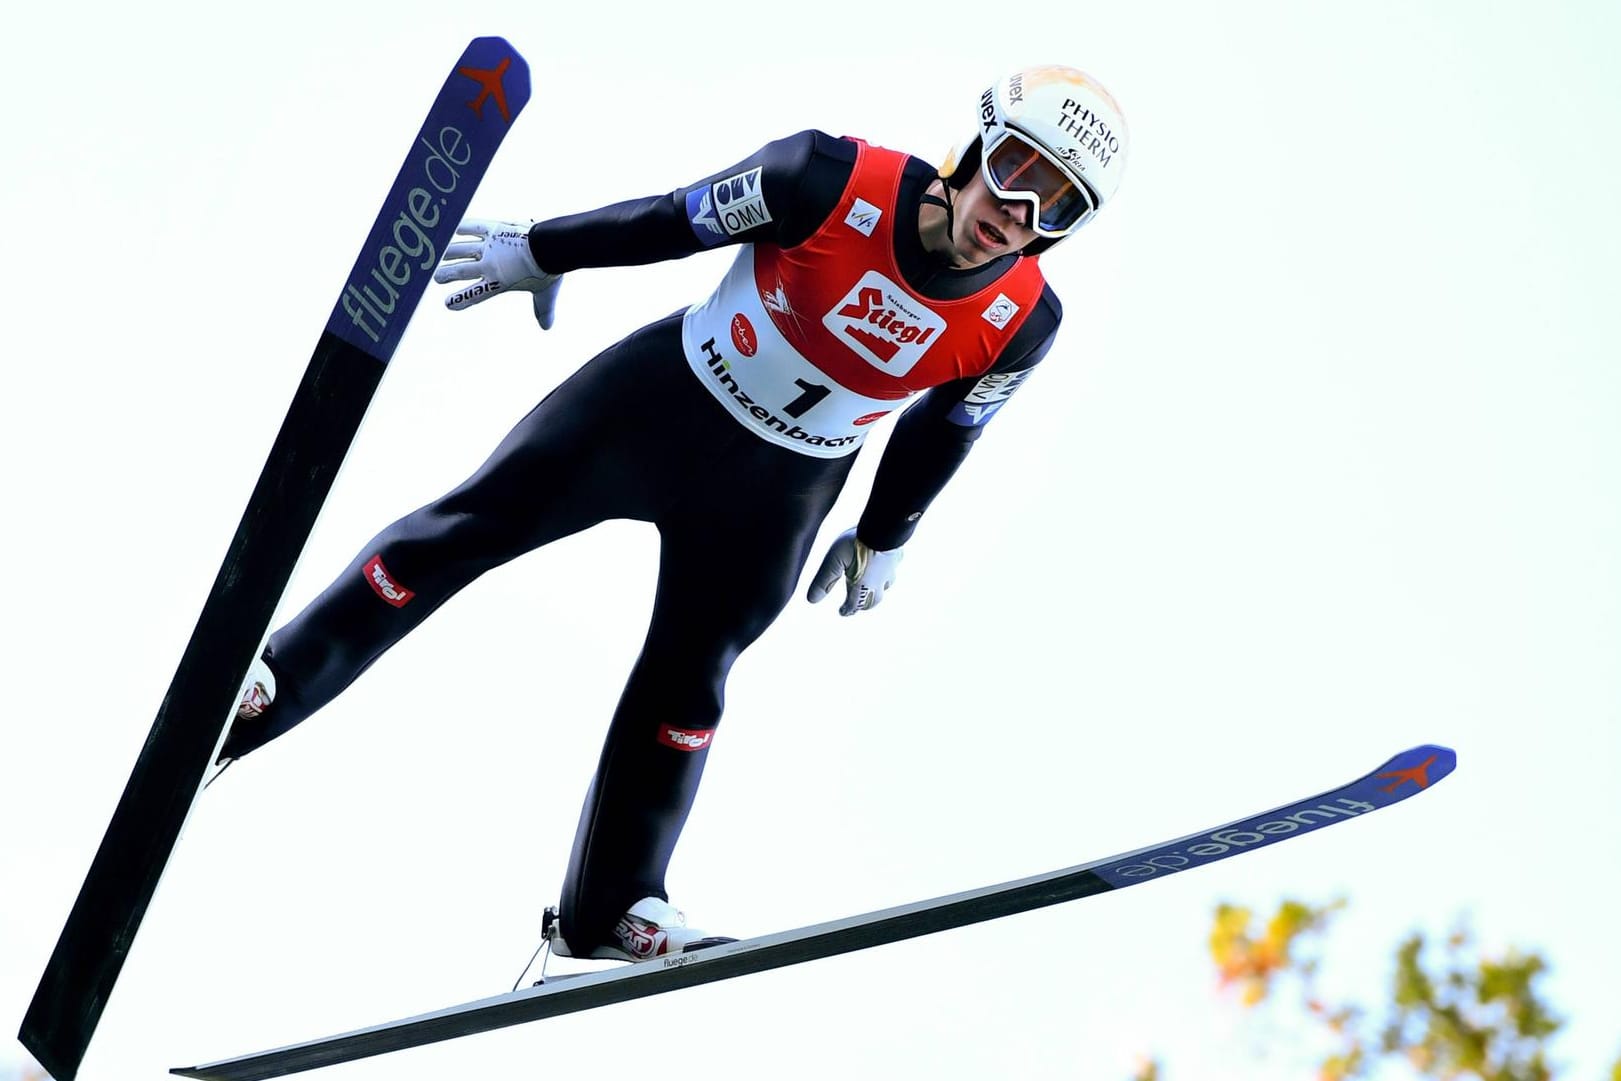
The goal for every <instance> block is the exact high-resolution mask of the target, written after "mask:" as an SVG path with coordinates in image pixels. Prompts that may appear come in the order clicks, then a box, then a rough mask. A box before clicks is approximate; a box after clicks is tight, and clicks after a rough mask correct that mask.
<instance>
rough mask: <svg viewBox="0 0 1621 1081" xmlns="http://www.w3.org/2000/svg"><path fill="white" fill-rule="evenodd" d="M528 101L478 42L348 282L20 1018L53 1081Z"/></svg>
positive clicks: (117, 957)
mask: <svg viewBox="0 0 1621 1081" xmlns="http://www.w3.org/2000/svg"><path fill="white" fill-rule="evenodd" d="M528 100H529V68H528V65H527V64H526V63H525V62H524V59H523V57H521V56H519V55H518V53H517V52H516V51H514V49H513V48H512V46H511V45H509V44H507V43H506V42H505V41H504V40H502V39H501V38H497V37H484V38H477V39H474V40H473V41H472V43H471V44H469V45H468V46H467V48H466V50H465V51H464V52H463V53H462V54H461V57H460V58H459V59H458V60H457V61H456V65H455V67H454V68H452V69H451V72H450V75H449V76H448V77H447V79H446V80H445V83H444V86H443V87H442V89H440V91H439V95H438V97H437V98H435V99H434V102H433V105H432V107H431V108H430V109H429V110H428V114H427V117H426V119H425V120H424V122H423V125H422V128H421V130H420V131H419V132H418V133H417V136H416V138H415V139H414V140H413V141H412V143H411V146H410V150H409V151H408V152H407V154H406V157H405V163H404V165H403V166H401V168H400V171H399V175H398V176H397V177H396V178H395V180H394V185H393V187H392V188H390V189H389V193H388V197H387V199H386V200H385V201H384V203H383V207H382V211H381V212H380V213H379V214H378V216H377V220H376V222H375V223H374V224H373V225H372V228H371V232H370V233H369V234H368V236H367V238H366V243H365V246H364V247H362V248H361V250H360V255H359V257H358V258H357V259H356V260H355V264H354V268H353V269H352V270H351V271H350V272H349V277H348V278H347V279H346V280H345V283H344V286H343V289H342V292H341V293H340V294H339V296H338V301H337V303H336V305H335V306H334V307H333V310H332V316H331V318H330V319H329V320H328V322H327V324H326V327H325V329H324V330H323V332H322V333H321V336H320V339H319V341H318V342H317V344H316V346H315V352H314V354H313V355H312V356H311V357H310V362H309V366H308V368H307V369H306V370H305V372H304V377H303V379H302V381H301V382H300V384H299V387H298V390H297V391H296V393H295V394H294V397H293V401H292V405H291V406H290V408H289V409H288V410H287V416H286V419H285V420H284V421H283V422H282V426H281V430H280V433H279V434H278V435H277V436H276V440H275V443H274V444H273V445H272V447H271V450H270V456H269V460H268V461H267V462H266V463H265V467H264V470H263V472H261V473H260V475H259V480H258V483H257V484H256V485H255V487H254V489H253V494H252V496H251V497H250V498H249V501H248V507H247V510H246V512H245V513H244V514H243V516H242V520H241V523H240V524H239V525H238V526H237V530H236V534H235V536H234V537H233V538H232V539H231V543H230V546H229V547H228V549H227V551H226V555H225V562H224V564H223V565H222V566H221V568H220V571H219V575H218V577H217V578H216V579H215V581H214V585H213V588H212V589H211V591H210V592H209V595H208V599H207V601H206V602H205V603H204V605H203V609H202V613H201V615H200V616H199V617H198V620H197V626H196V629H195V630H194V631H193V632H192V636H191V639H190V641H189V642H188V644H187V646H186V649H185V652H184V654H183V655H182V657H181V659H180V665H179V668H178V669H177V670H176V672H175V675H174V679H173V681H172V682H171V683H170V685H169V690H168V693H167V694H166V695H165V696H164V698H163V702H162V704H161V705H160V706H159V708H158V713H157V719H156V720H155V721H154V722H153V724H152V729H151V733H150V734H149V735H148V737H147V740H146V743H145V745H144V746H143V747H142V749H141V753H140V755H139V757H138V758H137V759H136V762H135V768H134V770H133V771H132V772H131V774H130V778H129V782H128V783H127V784H126V786H125V788H124V793H123V795H122V797H120V799H119V802H118V806H117V808H116V809H115V810H114V812H113V816H112V820H111V821H110V823H109V824H108V826H107V832H106V834H105V835H104V836H103V838H102V842H101V847H100V848H99V849H98V850H97V852H96V855H95V858H94V860H93V861H92V862H91V865H90V870H89V872H88V873H87V874H86V876H85V880H84V884H83V886H82V887H81V888H80V890H79V895H78V898H77V900H76V901H75V902H74V905H73V908H72V910H71V911H70V912H69V914H68V918H67V923H66V925H65V926H64V927H63V929H62V934H61V937H60V938H59V939H58V941H57V944H56V949H55V951H54V952H53V953H52V954H51V959H50V961H49V963H48V964H47V966H46V968H45V973H44V975H43V977H42V978H41V979H40V983H39V987H38V989H37V990H36V991H35V992H34V998H33V1001H32V1002H31V1003H30V1005H29V1007H28V1013H27V1015H26V1016H25V1017H24V1019H23V1024H22V1029H21V1031H20V1032H19V1033H18V1037H19V1039H21V1041H22V1043H23V1045H24V1046H26V1047H27V1048H28V1050H29V1051H30V1052H31V1053H32V1054H33V1056H34V1057H35V1059H37V1060H38V1061H39V1064H40V1065H41V1066H43V1067H44V1068H45V1069H46V1070H48V1071H49V1072H50V1074H51V1076H53V1077H55V1078H56V1079H57V1081H72V1079H73V1078H74V1076H75V1075H76V1074H77V1073H78V1070H79V1066H80V1063H81V1062H82V1061H83V1059H84V1054H85V1050H86V1048H87V1047H88V1046H89V1043H90V1039H91V1036H92V1035H93V1034H94V1032H95V1028H96V1024H97V1022H98V1021H99V1020H100V1017H101V1013H102V1010H103V1008H104V1007H105V1006H106V1004H107V999H108V996H109V995H111V993H112V990H113V985H114V983H115V982H116V981H117V979H118V973H119V970H120V969H121V968H122V967H123V964H124V959H125V957H126V956H127V955H128V953H129V949H130V945H131V943H132V942H133V941H134V938H135V933H136V930H137V929H138V928H139V927H140V924H141V919H142V917H143V916H145V914H146V910H147V907H148V906H149V905H150V903H151V900H152V895H153V894H154V892H155V891H156V890H157V884H158V881H159V879H160V878H161V877H162V875H163V870H164V867H165V866H166V865H167V863H168V861H169V856H170V854H171V853H172V852H173V850H174V846H175V844H176V843H177V842H178V840H179V837H180V833H181V831H182V829H183V828H184V826H185V822H186V819H187V817H188V816H189V814H190V812H191V807H192V804H193V802H194V801H195V799H196V795H197V791H198V785H199V783H200V782H201V781H202V778H203V774H204V773H205V772H206V771H207V769H208V766H209V763H210V761H211V760H212V758H213V755H214V753H215V749H216V747H217V746H218V745H219V741H220V738H221V736H222V735H223V733H224V730H225V725H226V723H227V721H228V720H229V719H230V717H231V716H232V715H233V714H234V713H235V709H236V704H237V695H238V693H239V692H240V690H241V686H242V682H243V680H244V678H245V677H246V674H247V670H248V665H249V664H250V663H251V661H252V660H253V658H254V656H255V655H256V654H257V653H258V651H259V650H260V649H261V648H262V646H263V644H264V639H265V637H266V635H267V633H268V630H269V624H270V620H271V619H272V618H273V616H274V614H275V610H276V606H277V604H279V603H280V601H281V597H282V593H283V592H284V591H285V590H286V588H287V583H288V581H289V579H290V578H291V577H292V573H293V568H294V566H295V565H296V563H297V562H298V558H299V556H300V555H301V554H302V552H303V550H304V545H305V542H306V541H307V540H308V539H309V535H310V532H311V531H312V530H313V528H314V526H315V520H316V517H317V515H318V514H319V513H320V510H321V506H322V504H323V503H325V501H326V497H327V493H328V492H329V491H330V490H331V487H332V483H333V481H334V479H335V478H336V476H337V472H338V467H339V465H340V464H341V463H342V461H343V459H344V457H345V455H346V454H347V453H348V450H349V446H350V444H351V442H353V440H354V437H355V433H356V431H357V430H358V429H359V426H360V422H361V418H362V417H363V416H364V415H365V412H366V409H367V407H368V406H369V405H370V403H371V400H372V396H373V394H374V393H375V392H376V390H377V387H378V384H379V383H380V382H381V380H382V377H383V372H384V370H385V369H386V367H387V365H388V362H389V360H390V358H391V357H392V356H393V354H394V351H395V349H396V347H397V346H398V345H399V343H400V338H401V336H402V335H403V334H404V332H405V327H406V324H407V323H408V322H409V321H410V318H411V315H412V313H413V312H414V311H415V310H416V307H417V304H418V302H419V301H420V300H421V299H422V295H423V292H424V291H425V289H426V287H427V284H428V280H429V276H430V275H431V274H432V273H433V268H434V265H435V264H436V263H437V262H438V259H439V253H440V252H442V251H443V250H444V248H445V245H446V244H447V243H448V242H449V241H450V239H451V237H452V235H453V233H454V231H455V228H456V226H457V225H458V224H459V223H460V221H461V219H462V217H463V215H464V214H465V212H466V210H467V206H468V203H469V202H470V200H471V199H472V196H473V192H474V190H475V189H476V188H477V187H478V184H479V182H480V180H481V179H482V178H483V176H484V172H485V170H486V169H487V168H488V166H489V164H490V159H491V158H492V157H493V156H494V154H495V152H496V150H497V148H498V147H499V146H500V145H501V141H502V139H504V138H505V136H506V134H507V131H508V128H509V127H510V125H511V123H512V121H513V120H514V119H515V118H516V116H517V114H518V113H519V111H520V110H522V109H523V107H524V105H525V104H526V103H527V102H528Z"/></svg>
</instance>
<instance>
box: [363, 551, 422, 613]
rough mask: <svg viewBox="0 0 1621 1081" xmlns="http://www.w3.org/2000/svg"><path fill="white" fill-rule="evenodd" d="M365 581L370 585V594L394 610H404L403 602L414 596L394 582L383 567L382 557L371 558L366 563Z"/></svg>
mask: <svg viewBox="0 0 1621 1081" xmlns="http://www.w3.org/2000/svg"><path fill="white" fill-rule="evenodd" d="M365 574H366V581H367V582H368V583H370V585H371V588H372V592H373V593H376V594H377V595H378V596H379V597H381V598H383V599H384V600H385V601H387V602H388V603H389V604H392V605H393V606H394V607H396V608H404V607H405V602H406V601H409V600H410V599H411V598H412V597H414V596H416V594H415V593H412V592H411V591H410V590H409V589H406V588H405V587H404V586H402V585H400V584H399V583H398V582H396V581H394V577H393V575H391V574H389V573H388V568H387V567H385V566H383V557H382V556H372V557H371V558H370V559H368V560H367V561H366V568H365Z"/></svg>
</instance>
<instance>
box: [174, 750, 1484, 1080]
mask: <svg viewBox="0 0 1621 1081" xmlns="http://www.w3.org/2000/svg"><path fill="white" fill-rule="evenodd" d="M1456 765H1457V756H1456V755H1455V754H1454V753H1453V752H1452V751H1451V750H1449V749H1448V748H1446V747H1437V746H1434V745H1425V746H1421V747H1414V748H1413V749H1412V750H1410V751H1404V752H1403V753H1401V754H1398V755H1396V756H1395V757H1393V758H1391V759H1390V760H1389V761H1387V762H1386V763H1385V764H1384V765H1383V766H1380V767H1379V768H1378V769H1376V770H1374V771H1373V772H1371V773H1369V774H1367V775H1365V776H1363V777H1360V778H1358V779H1357V780H1355V781H1352V782H1351V783H1349V784H1346V785H1342V786H1340V787H1339V788H1335V789H1330V790H1329V791H1327V792H1324V793H1321V794H1320V795H1316V796H1311V797H1308V798H1306V799H1302V800H1296V801H1295V802H1293V803H1286V804H1284V805H1283V806H1281V807H1277V808H1274V809H1273V810H1270V811H1263V812H1260V813H1259V814H1252V815H1248V816H1246V817H1244V818H1241V819H1238V820H1236V821H1234V822H1229V823H1227V824H1226V825H1224V826H1216V827H1214V828H1211V829H1207V830H1201V831H1200V832H1198V833H1190V834H1188V835H1187V836H1186V837H1178V838H1176V839H1175V840H1171V841H1163V842H1161V843H1159V844H1156V845H1150V846H1149V847H1147V848H1140V849H1138V850H1137V851H1135V852H1127V853H1124V854H1122V855H1118V856H1108V857H1105V858H1104V859H1101V860H1094V861H1093V862H1091V863H1086V864H1082V865H1080V866H1079V867H1068V868H1065V869H1063V870H1060V871H1052V872H1049V873H1047V874H1041V875H1034V876H1032V877H1030V878H1021V879H1017V880H1015V881H1013V882H1003V883H1001V884H1000V885H995V886H984V887H981V888H980V889H975V890H968V891H966V892H964V893H954V894H951V895H949V896H946V897H936V898H934V899H932V900H928V901H918V902H915V903H913V904H909V905H900V906H898V907H896V908H887V909H883V910H882V911H879V912H869V913H866V914H865V915H861V916H851V917H849V918H847V919H842V920H834V921H832V922H830V923H820V924H816V925H814V926H811V927H802V928H799V929H798V930H795V931H784V932H781V933H779V934H774V935H766V936H764V937H761V938H751V939H745V940H743V941H741V942H731V943H726V944H723V945H719V946H713V947H711V948H709V949H706V950H699V951H697V952H695V953H683V954H680V955H678V956H675V957H662V958H654V959H653V960H650V961H643V962H640V963H639V964H634V965H628V966H626V967H624V968H619V969H609V970H606V971H600V972H588V973H576V974H571V975H570V976H569V977H568V978H567V979H566V980H560V981H553V982H550V983H545V984H541V985H540V986H538V987H531V988H526V989H524V990H522V991H515V992H513V993H511V994H506V995H498V996H496V997H494V998H487V999H480V1000H479V1001H477V1002H469V1003H466V1004H464V1005H461V1006H452V1007H450V1008H448V1009H443V1010H437V1011H435V1012H433V1013H427V1014H420V1015H418V1016H416V1017H407V1018H404V1019H403V1020H399V1021H390V1022H387V1023H385V1024H381V1025H373V1026H372V1027H370V1028H364V1029H357V1030H355V1031H353V1032H347V1033H343V1034H341V1035H338V1036H329V1037H327V1038H325V1039H320V1040H311V1041H309V1042H306V1043H300V1044H293V1045H291V1046H288V1047H282V1048H279V1049H276V1050H272V1051H260V1052H257V1053H255V1054H251V1055H243V1056H241V1057H239V1058H234V1059H225V1060H222V1061H219V1062H213V1063H209V1064H207V1065H203V1066H186V1067H177V1068H175V1069H173V1070H171V1071H170V1072H171V1073H175V1074H179V1075H180V1076H182V1077H195V1078H202V1079H204V1081H263V1079H266V1078H273V1077H284V1076H286V1075H287V1074H292V1073H298V1072H300V1071H302V1070H312V1069H315V1068H316V1067H319V1066H335V1065H337V1064H339V1063H343V1062H353V1061H355V1060H356V1059H362V1058H367V1057H369V1056H371V1055H381V1054H385V1053H387V1052H390V1051H400V1050H404V1049H406V1048H410V1047H420V1046H422V1045H423V1044H429V1043H435V1042H437V1041H440V1040H449V1039H454V1038H456V1037H459V1036H471V1035H473V1034H475V1033H479V1032H488V1031H491V1030H492V1029H497V1028H504V1027H506V1026H508V1025H517V1024H522V1023H524V1022H526V1021H538V1020H541V1019H542V1018H546V1017H556V1016H559V1015H561V1014H565V1013H575V1012H578V1011H580V1010H589V1009H595V1008H596V1007H598V1006H607V1005H610V1004H612V1003H615V1002H626V1001H629V1000H630V999H635V998H644V997H646V996H648V995H657V994H662V993H664V992H666V991H674V990H678V989H679V988H682V987H692V986H694V985H697V984H701V983H713V982H714V981H716V980H726V979H731V978H732V977H734V976H744V975H747V974H749V973H751V972H764V971H767V970H769V969H773V968H783V967H785V966H787V965H795V964H799V963H800V962H802V961H812V960H816V959H818V958H822V957H834V956H837V955H839V954H842V953H851V952H853V951H855V950H865V949H870V948H872V947H873V946H882V945H886V944H888V943H891V942H900V941H903V940H905V939H909V938H917V937H919V936H922V935H927V934H933V933H934V932H936V931H947V930H951V929H953V928H957V927H966V926H968V925H969V924H975V923H983V922H984V921H986V920H993V919H998V918H1000V917H1002V916H1011V915H1014V914H1016V913H1020V912H1029V911H1032V910H1034V909H1038V908H1045V907H1047V906H1049V905H1056V904H1060V903H1062V902H1064V901H1074V900H1078V899H1080V898H1082V897H1091V896H1094V895H1096V894H1100V893H1108V892H1111V891H1113V890H1117V889H1123V888H1125V887H1127V886H1134V885H1136V884H1138V883H1139V882H1147V881H1150V880H1152V879H1155V878H1164V877H1165V876H1166V875H1171V874H1176V873H1177V872H1179V871H1187V870H1192V869H1194V868H1197V867H1202V866H1205V865H1207V864H1210V863H1215V862H1217V861H1218V860H1224V859H1227V858H1229V857H1231V856H1238V855H1242V854H1243V853H1245V852H1251V851H1254V850H1255V849H1257V848H1263V847H1265V846H1267V845H1270V844H1275V843H1277V842H1279V841H1284V840H1288V839H1289V838H1291V837H1299V836H1301V835H1302V834H1306V833H1312V832H1315V831H1317V830H1320V829H1323V828H1324V827H1327V826H1332V825H1336V824H1338V823H1340V822H1347V821H1350V820H1351V819H1354V818H1360V817H1362V816H1363V815H1365V814H1369V813H1371V812H1373V811H1377V810H1379V809H1380V808H1382V807H1388V806H1389V805H1391V804H1393V803H1398V802H1400V801H1402V800H1404V799H1407V798H1408V797H1409V796H1412V795H1415V794H1416V793H1419V792H1422V791H1424V790H1425V789H1427V788H1429V787H1430V786H1431V785H1433V784H1435V782H1437V781H1439V780H1441V778H1443V777H1445V776H1446V775H1447V774H1449V773H1451V772H1452V770H1453V769H1454V768H1455V767H1456Z"/></svg>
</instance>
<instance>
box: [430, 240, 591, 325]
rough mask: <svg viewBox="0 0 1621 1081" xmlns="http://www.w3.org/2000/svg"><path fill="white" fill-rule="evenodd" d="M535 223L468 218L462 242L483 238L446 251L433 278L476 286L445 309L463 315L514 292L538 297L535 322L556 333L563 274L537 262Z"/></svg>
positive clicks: (451, 300) (450, 299) (458, 294)
mask: <svg viewBox="0 0 1621 1081" xmlns="http://www.w3.org/2000/svg"><path fill="white" fill-rule="evenodd" d="M533 224H534V223H533V222H529V223H525V222H517V221H489V220H487V219H484V218H467V219H465V220H464V221H463V222H462V223H461V224H460V225H458V226H457V227H456V235H457V236H471V237H477V238H478V239H477V240H463V241H458V242H456V243H454V244H451V245H450V246H449V247H447V248H445V258H444V261H443V262H441V263H440V264H439V269H437V270H435V271H434V272H433V280H434V281H436V282H438V283H439V284H441V285H443V284H445V283H446V282H459V281H473V279H477V280H476V281H473V284H472V285H469V286H466V287H464V288H461V289H458V290H456V291H455V292H454V293H451V294H450V295H449V296H448V297H446V298H445V307H447V308H449V309H450V310H451V311H457V312H459V311H461V310H462V309H463V308H470V307H472V306H473V305H474V304H478V303H481V302H483V301H485V300H488V299H489V298H490V297H493V296H495V295H497V294H498V293H505V292H508V291H510V290H513V289H517V290H522V291H523V292H526V293H531V294H533V298H532V299H533V301H534V307H535V321H536V322H538V323H539V324H540V328H541V329H542V330H550V329H551V326H552V316H553V311H554V309H555V308H556V307H557V289H558V286H560V285H561V284H562V283H563V276H562V275H561V274H548V273H546V272H545V271H544V270H542V269H540V266H539V264H537V263H536V262H535V256H534V253H532V252H531V251H530V250H529V227H530V225H533Z"/></svg>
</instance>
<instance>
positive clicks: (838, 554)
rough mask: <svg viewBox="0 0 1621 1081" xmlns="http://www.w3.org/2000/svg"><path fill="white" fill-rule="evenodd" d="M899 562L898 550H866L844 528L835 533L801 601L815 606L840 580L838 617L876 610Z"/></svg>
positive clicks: (893, 579) (899, 554) (850, 530)
mask: <svg viewBox="0 0 1621 1081" xmlns="http://www.w3.org/2000/svg"><path fill="white" fill-rule="evenodd" d="M900 561H901V549H899V548H891V549H890V550H889V551H887V552H881V551H879V550H878V549H876V548H869V547H868V546H867V545H866V544H864V543H862V541H861V538H860V537H857V536H856V531H855V530H853V529H847V530H845V531H844V532H843V533H841V534H839V537H838V539H837V540H835V541H834V542H833V547H832V548H830V549H828V553H827V555H826V556H824V557H823V558H822V566H821V568H820V569H819V570H818V571H817V572H816V577H815V578H813V579H811V586H810V591H809V592H808V593H807V594H806V595H805V599H806V600H808V601H810V602H811V603H812V604H816V603H817V602H818V601H821V600H822V599H823V598H825V597H826V596H827V595H828V594H830V593H832V592H833V587H834V586H836V585H838V584H839V582H841V581H842V582H843V583H844V603H843V604H842V605H840V606H839V615H841V616H853V615H855V614H856V613H857V612H864V611H866V610H867V609H868V608H876V607H877V606H878V602H879V601H881V600H883V599H884V592H885V590H887V589H889V588H890V587H891V586H893V585H894V584H895V569H896V568H897V567H898V566H899V565H900Z"/></svg>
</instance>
